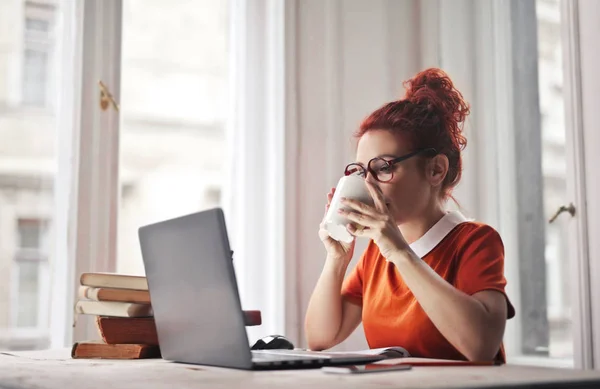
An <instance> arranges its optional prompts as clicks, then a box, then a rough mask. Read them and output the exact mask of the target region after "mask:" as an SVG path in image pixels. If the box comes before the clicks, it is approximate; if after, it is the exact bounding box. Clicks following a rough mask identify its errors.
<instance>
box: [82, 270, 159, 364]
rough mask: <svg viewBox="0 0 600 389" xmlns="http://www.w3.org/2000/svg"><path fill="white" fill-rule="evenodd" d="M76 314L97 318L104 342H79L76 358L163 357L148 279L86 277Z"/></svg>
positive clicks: (121, 275)
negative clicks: (161, 355)
mask: <svg viewBox="0 0 600 389" xmlns="http://www.w3.org/2000/svg"><path fill="white" fill-rule="evenodd" d="M75 313H76V314H83V315H94V316H95V317H96V327H97V328H98V332H99V333H100V337H101V340H100V341H97V340H96V341H82V342H76V343H75V344H74V345H73V348H72V350H71V356H72V357H73V358H108V359H139V358H158V357H160V349H159V346H158V336H157V333H156V326H155V323H154V317H153V312H152V305H151V304H150V293H149V292H148V282H147V280H146V277H142V276H133V275H125V274H116V273H84V274H82V275H81V277H80V286H79V293H78V301H77V303H76V305H75Z"/></svg>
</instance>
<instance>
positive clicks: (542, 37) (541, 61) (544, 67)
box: [536, 0, 573, 359]
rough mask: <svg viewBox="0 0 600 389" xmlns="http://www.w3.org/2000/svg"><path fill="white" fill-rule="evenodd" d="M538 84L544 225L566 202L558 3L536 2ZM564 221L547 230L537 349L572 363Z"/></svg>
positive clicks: (552, 0)
mask: <svg viewBox="0 0 600 389" xmlns="http://www.w3.org/2000/svg"><path fill="white" fill-rule="evenodd" d="M536 16H537V21H538V29H537V31H538V74H539V76H538V79H539V81H538V82H539V100H540V113H541V115H542V116H543V117H545V118H546V120H544V121H543V122H542V126H541V135H542V136H541V142H542V176H543V194H544V219H545V221H548V220H549V219H550V218H551V217H552V216H553V214H554V213H555V212H556V210H557V209H558V208H559V207H560V206H561V205H563V204H564V203H565V201H566V200H567V190H566V189H567V176H566V174H567V170H566V166H567V165H566V144H565V116H564V112H565V108H564V101H563V94H562V89H563V88H562V85H563V67H562V60H563V59H562V45H561V24H560V2H559V1H558V0H537V2H536ZM563 221H564V219H557V220H556V221H555V222H554V223H551V224H550V223H546V225H545V255H546V261H545V266H546V291H545V293H546V303H547V320H548V344H546V345H544V344H541V345H539V347H540V349H541V350H545V352H544V353H546V354H547V355H548V356H550V357H553V358H564V359H572V358H573V333H572V331H573V318H572V316H571V311H570V299H569V293H570V290H571V286H570V276H569V261H568V251H567V250H566V244H567V230H566V228H565V224H564V223H562V222H563Z"/></svg>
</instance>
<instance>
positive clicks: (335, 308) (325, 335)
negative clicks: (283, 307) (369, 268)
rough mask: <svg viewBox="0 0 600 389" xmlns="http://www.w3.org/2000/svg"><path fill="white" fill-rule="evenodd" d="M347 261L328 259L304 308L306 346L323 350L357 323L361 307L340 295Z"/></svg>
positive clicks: (341, 337)
mask: <svg viewBox="0 0 600 389" xmlns="http://www.w3.org/2000/svg"><path fill="white" fill-rule="evenodd" d="M347 266H348V264H347V262H345V261H338V260H335V259H334V258H329V257H328V258H327V260H326V261H325V265H324V266H323V271H322V272H321V276H320V277H319V280H318V281H317V285H316V286H315V289H314V291H313V294H312V296H311V297H310V301H309V303H308V309H307V311H306V320H305V332H306V339H307V341H308V348H309V349H311V350H325V349H328V348H331V347H333V346H335V345H337V344H339V343H341V342H343V341H344V340H345V339H346V338H347V337H348V336H349V335H350V334H351V333H352V332H353V331H354V330H355V329H356V327H357V326H358V324H360V321H361V316H362V308H361V307H360V306H358V305H355V304H352V303H349V302H347V301H345V300H344V299H343V298H342V293H341V289H342V283H343V281H344V275H345V273H346V268H347Z"/></svg>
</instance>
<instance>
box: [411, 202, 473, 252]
mask: <svg viewBox="0 0 600 389" xmlns="http://www.w3.org/2000/svg"><path fill="white" fill-rule="evenodd" d="M466 221H468V219H467V218H466V217H465V216H464V215H463V214H462V213H460V212H458V211H450V212H448V213H446V214H445V215H444V216H443V217H442V218H441V219H440V220H439V221H438V222H437V223H435V225H434V226H433V227H431V228H430V229H429V230H428V231H427V232H426V233H425V235H423V236H422V237H420V238H419V239H417V240H416V241H415V242H413V243H412V244H411V245H410V248H411V249H412V251H414V253H415V254H417V255H418V256H419V257H420V258H423V257H424V256H425V255H427V254H429V253H430V252H431V250H433V249H434V248H435V247H436V246H437V245H438V244H439V243H440V242H441V241H442V239H444V238H445V237H446V235H448V234H449V233H450V231H452V230H453V229H454V227H456V226H457V225H459V224H461V223H464V222H466Z"/></svg>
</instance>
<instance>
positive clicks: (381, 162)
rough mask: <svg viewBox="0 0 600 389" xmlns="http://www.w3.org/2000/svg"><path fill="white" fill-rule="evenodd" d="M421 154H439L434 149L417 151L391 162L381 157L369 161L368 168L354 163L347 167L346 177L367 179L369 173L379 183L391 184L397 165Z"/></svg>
mask: <svg viewBox="0 0 600 389" xmlns="http://www.w3.org/2000/svg"><path fill="white" fill-rule="evenodd" d="M421 153H427V154H431V155H432V156H433V155H435V154H437V151H436V150H435V149H433V148H427V149H420V150H417V151H413V152H412V153H409V154H406V155H403V156H401V157H398V158H394V159H391V160H389V161H388V160H385V159H383V158H381V157H376V158H373V159H371V160H370V161H369V163H368V164H367V167H366V168H365V167H364V166H363V165H362V164H360V163H357V162H354V163H351V164H348V165H347V166H346V170H345V171H344V175H346V176H359V177H366V176H367V171H368V172H369V173H371V175H372V176H373V177H375V179H376V180H377V181H379V182H389V181H390V180H391V179H392V178H394V165H395V164H397V163H399V162H402V161H405V160H407V159H409V158H411V157H414V156H415V155H418V154H421Z"/></svg>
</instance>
